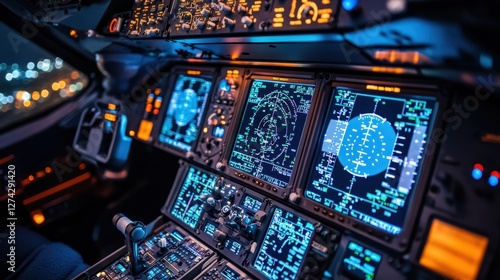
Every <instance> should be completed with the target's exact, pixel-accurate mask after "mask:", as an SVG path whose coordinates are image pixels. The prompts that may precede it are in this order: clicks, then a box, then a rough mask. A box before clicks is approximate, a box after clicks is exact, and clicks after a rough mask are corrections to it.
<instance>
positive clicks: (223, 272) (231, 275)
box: [220, 266, 241, 280]
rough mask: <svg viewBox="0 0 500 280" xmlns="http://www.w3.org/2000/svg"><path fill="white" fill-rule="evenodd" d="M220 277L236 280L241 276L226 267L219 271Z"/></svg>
mask: <svg viewBox="0 0 500 280" xmlns="http://www.w3.org/2000/svg"><path fill="white" fill-rule="evenodd" d="M220 275H222V276H223V277H224V278H225V279H227V280H238V279H240V277H241V275H240V274H239V273H238V272H236V271H234V270H233V269H231V268H230V267H228V266H226V267H224V268H223V269H222V270H221V272H220Z"/></svg>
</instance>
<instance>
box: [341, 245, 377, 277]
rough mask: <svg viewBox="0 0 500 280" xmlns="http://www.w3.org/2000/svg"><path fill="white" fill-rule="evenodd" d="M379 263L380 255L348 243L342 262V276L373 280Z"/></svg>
mask: <svg viewBox="0 0 500 280" xmlns="http://www.w3.org/2000/svg"><path fill="white" fill-rule="evenodd" d="M381 261H382V256H381V255H380V254H378V253H376V252H374V251H372V250H370V249H367V248H364V247H363V246H361V245H359V244H357V243H354V242H350V243H349V245H348V246H347V250H346V252H345V254H344V259H343V261H342V274H344V275H346V276H348V277H350V278H354V279H357V280H373V279H374V278H375V273H376V272H377V269H378V267H379V265H380V262H381Z"/></svg>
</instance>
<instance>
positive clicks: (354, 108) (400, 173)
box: [305, 87, 437, 235]
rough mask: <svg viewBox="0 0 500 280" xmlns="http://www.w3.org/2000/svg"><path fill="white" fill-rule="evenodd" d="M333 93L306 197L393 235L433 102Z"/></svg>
mask: <svg viewBox="0 0 500 280" xmlns="http://www.w3.org/2000/svg"><path fill="white" fill-rule="evenodd" d="M333 94H334V95H333V98H332V101H331V104H330V107H329V112H328V117H327V119H326V122H325V124H324V127H323V130H322V134H321V138H320V142H319V144H318V150H317V151H316V154H315V158H314V162H313V164H312V166H311V168H312V169H311V175H310V178H309V182H308V184H307V186H306V188H305V197H306V198H308V199H310V200H313V201H315V202H318V203H320V204H323V205H324V206H327V207H330V208H332V209H334V210H335V211H338V212H340V213H343V214H345V215H349V216H351V217H353V218H355V219H357V220H360V221H362V222H364V223H367V224H369V225H371V226H373V227H375V228H378V229H380V230H383V231H385V232H388V233H390V234H393V235H397V234H399V233H400V232H401V230H402V226H403V224H404V221H405V218H406V214H407V211H408V207H409V205H410V202H411V198H412V195H413V193H414V192H415V186H416V183H417V181H418V177H419V175H420V169H421V164H422V157H423V155H424V151H425V148H426V145H425V144H426V142H427V141H428V139H429V133H430V130H431V127H432V122H433V121H432V120H433V118H434V114H435V113H436V110H437V101H436V99H435V98H433V97H413V96H409V95H404V94H393V95H385V94H384V95H382V94H379V93H378V92H375V93H374V92H370V91H364V90H358V89H352V88H345V87H337V88H336V89H335V90H334V93H333Z"/></svg>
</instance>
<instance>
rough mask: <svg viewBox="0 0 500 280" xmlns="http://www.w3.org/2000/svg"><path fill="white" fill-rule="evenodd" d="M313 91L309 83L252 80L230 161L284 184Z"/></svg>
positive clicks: (245, 170) (292, 161)
mask: <svg viewBox="0 0 500 280" xmlns="http://www.w3.org/2000/svg"><path fill="white" fill-rule="evenodd" d="M313 94H314V85H312V84H300V83H285V82H277V81H269V80H253V82H252V86H251V88H250V94H249V97H248V100H247V103H246V106H245V111H244V113H243V117H242V120H241V123H240V127H239V129H238V134H237V136H236V140H235V143H234V146H233V150H232V152H231V157H230V159H229V165H230V166H232V167H233V168H235V169H238V170H240V171H243V172H246V173H248V174H251V175H252V176H255V177H257V178H259V179H262V180H264V181H266V182H268V183H270V184H273V185H275V186H277V187H285V186H286V185H287V184H288V182H289V181H290V177H291V175H292V170H293V166H294V164H295V158H296V155H297V149H298V148H299V143H300V139H301V137H302V132H303V130H304V126H305V123H306V119H307V114H308V113H309V109H310V107H311V101H312V97H313Z"/></svg>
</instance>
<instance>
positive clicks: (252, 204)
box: [240, 195, 262, 213]
mask: <svg viewBox="0 0 500 280" xmlns="http://www.w3.org/2000/svg"><path fill="white" fill-rule="evenodd" d="M240 204H241V206H243V208H245V209H246V210H248V211H250V212H252V213H257V211H259V209H260V207H261V206H262V201H260V200H259V199H256V198H253V197H251V196H249V195H245V197H244V198H243V199H242V200H241V203H240Z"/></svg>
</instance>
